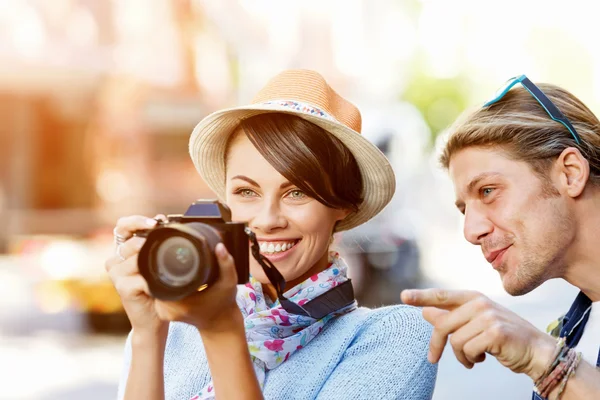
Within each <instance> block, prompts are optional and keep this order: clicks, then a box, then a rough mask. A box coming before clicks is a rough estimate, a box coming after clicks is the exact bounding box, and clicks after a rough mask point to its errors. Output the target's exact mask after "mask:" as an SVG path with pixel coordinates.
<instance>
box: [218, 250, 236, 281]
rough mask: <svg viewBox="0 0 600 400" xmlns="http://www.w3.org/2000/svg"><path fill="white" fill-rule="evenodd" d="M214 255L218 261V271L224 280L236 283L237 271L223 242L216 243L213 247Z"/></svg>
mask: <svg viewBox="0 0 600 400" xmlns="http://www.w3.org/2000/svg"><path fill="white" fill-rule="evenodd" d="M215 255H216V256H217V261H218V262H219V270H220V271H219V272H220V275H221V277H222V279H223V280H224V281H225V282H234V284H235V283H237V271H236V269H235V263H234V261H233V256H232V255H231V254H229V252H228V251H227V248H226V247H225V245H224V244H223V243H219V244H217V246H216V247H215Z"/></svg>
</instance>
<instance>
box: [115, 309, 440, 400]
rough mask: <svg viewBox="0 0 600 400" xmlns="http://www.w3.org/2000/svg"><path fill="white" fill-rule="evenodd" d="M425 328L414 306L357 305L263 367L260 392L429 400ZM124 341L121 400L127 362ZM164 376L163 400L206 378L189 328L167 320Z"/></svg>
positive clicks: (430, 369) (431, 369) (184, 397)
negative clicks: (276, 364)
mask: <svg viewBox="0 0 600 400" xmlns="http://www.w3.org/2000/svg"><path fill="white" fill-rule="evenodd" d="M431 329H432V328H431V325H429V324H428V323H427V322H426V321H425V320H423V318H422V317H421V312H420V310H418V309H416V308H413V307H409V306H404V305H399V306H392V307H384V308H379V309H373V310H371V309H367V308H358V309H356V310H355V311H353V312H351V313H349V314H346V315H344V316H341V317H339V318H336V319H334V320H332V321H330V322H329V323H328V324H327V325H326V326H325V328H324V329H323V331H322V332H321V333H320V334H319V335H318V336H317V337H316V338H314V339H313V340H312V341H311V342H310V343H309V344H308V345H307V346H306V347H305V348H303V349H301V350H299V351H298V352H296V353H295V354H293V355H292V356H291V357H290V358H289V359H288V360H287V361H286V362H284V363H283V364H282V365H280V366H279V367H277V368H275V369H274V370H272V371H268V372H267V374H266V380H265V386H264V390H263V394H264V398H265V399H286V400H289V399H299V400H300V399H328V400H329V399H377V400H383V399H407V400H408V399H411V400H412V399H414V400H422V399H430V398H431V397H432V395H433V388H434V385H435V379H436V374H437V366H436V365H432V364H430V363H429V362H428V361H427V350H428V346H429V338H430V336H431ZM130 339H131V335H130V337H129V338H128V339H127V342H126V345H125V364H124V370H123V376H122V379H121V382H120V385H119V399H122V398H123V394H124V390H125V384H126V382H127V374H128V371H129V365H130V361H131V343H130ZM232 362H233V361H232ZM164 374H165V399H166V400H189V399H190V398H191V397H192V396H193V395H195V394H196V393H197V392H199V391H200V390H201V389H203V388H204V386H206V385H207V384H208V383H209V381H210V371H209V368H208V363H207V360H206V355H205V352H204V347H203V345H202V341H201V338H200V335H199V333H198V331H197V330H196V328H195V327H193V326H190V325H187V324H184V323H171V325H170V328H169V336H168V339H167V347H166V350H165V362H164ZM232 384H235V382H232ZM217 396H218V394H217Z"/></svg>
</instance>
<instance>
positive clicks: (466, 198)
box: [449, 147, 575, 296]
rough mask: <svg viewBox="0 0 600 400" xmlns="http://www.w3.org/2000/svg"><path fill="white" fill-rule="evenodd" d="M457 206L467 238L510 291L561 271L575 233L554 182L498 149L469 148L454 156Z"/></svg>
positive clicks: (528, 288) (522, 289)
mask: <svg viewBox="0 0 600 400" xmlns="http://www.w3.org/2000/svg"><path fill="white" fill-rule="evenodd" d="M449 171H450V176H451V178H452V181H453V183H454V190H455V193H456V198H457V200H456V206H457V207H458V209H459V210H460V211H461V212H462V213H463V214H464V215H465V221H464V235H465V238H466V239H467V240H468V241H469V242H471V243H473V244H475V245H478V246H480V247H481V250H482V252H483V254H484V256H485V258H486V260H487V261H488V262H489V263H490V264H492V267H493V268H494V269H495V270H497V271H498V272H499V274H500V277H501V279H502V284H503V285H504V289H505V290H506V291H507V292H508V293H510V294H511V295H514V296H519V295H522V294H525V293H528V292H530V291H531V290H533V289H535V288H536V287H538V286H539V285H541V284H542V283H543V282H544V281H546V280H548V279H551V278H555V277H558V276H560V275H561V272H562V271H563V269H564V260H563V257H564V254H565V251H566V249H567V248H568V247H569V245H570V243H572V241H573V238H574V230H575V229H574V222H573V219H572V218H571V217H570V214H569V209H568V204H567V202H566V201H565V199H564V197H563V196H562V195H561V194H560V192H559V191H558V190H557V189H556V188H555V187H554V185H553V184H552V182H550V181H545V180H542V179H540V177H539V176H538V175H536V174H535V173H534V172H533V170H532V169H531V167H530V166H529V165H528V164H527V163H525V162H519V161H514V160H511V159H509V158H508V157H507V155H506V153H503V152H502V151H501V150H500V149H495V150H493V149H489V148H481V147H470V148H466V149H464V150H461V151H459V152H458V153H456V154H455V155H453V156H452V159H451V160H450V166H449Z"/></svg>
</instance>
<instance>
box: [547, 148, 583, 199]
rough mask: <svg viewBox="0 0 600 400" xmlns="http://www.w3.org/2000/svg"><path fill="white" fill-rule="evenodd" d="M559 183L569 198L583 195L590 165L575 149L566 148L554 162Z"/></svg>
mask: <svg viewBox="0 0 600 400" xmlns="http://www.w3.org/2000/svg"><path fill="white" fill-rule="evenodd" d="M555 167H556V171H557V172H558V174H559V175H558V176H559V182H560V185H561V186H562V189H563V190H564V192H565V193H566V194H567V195H569V196H570V197H573V198H574V197H578V196H580V195H581V194H582V193H583V190H584V189H585V185H586V184H587V182H588V179H589V177H590V163H589V162H588V160H586V159H585V157H584V156H583V155H582V154H581V152H580V151H579V149H577V148H575V147H567V148H566V149H564V150H563V152H562V153H560V155H559V156H558V159H557V160H556V162H555Z"/></svg>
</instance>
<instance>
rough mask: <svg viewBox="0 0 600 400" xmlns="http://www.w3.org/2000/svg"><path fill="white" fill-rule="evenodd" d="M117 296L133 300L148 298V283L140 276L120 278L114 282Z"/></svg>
mask: <svg viewBox="0 0 600 400" xmlns="http://www.w3.org/2000/svg"><path fill="white" fill-rule="evenodd" d="M114 285H115V289H117V292H118V293H119V296H121V297H122V298H124V299H125V298H126V299H133V298H135V297H138V296H142V295H144V296H150V289H149V288H148V283H147V282H146V280H145V279H144V278H142V276H141V275H131V276H121V277H119V279H117V280H116V282H114Z"/></svg>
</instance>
